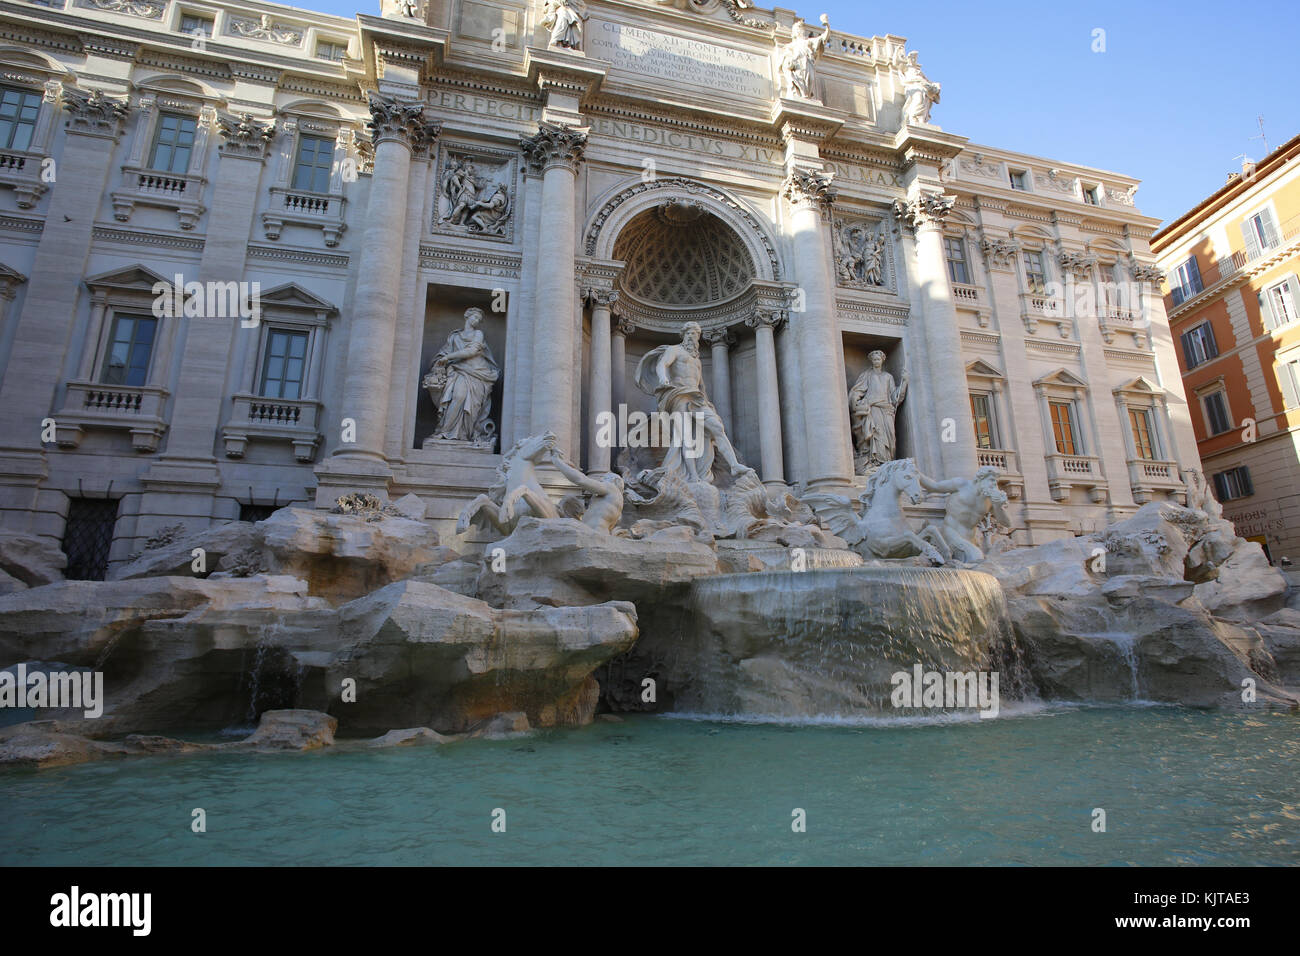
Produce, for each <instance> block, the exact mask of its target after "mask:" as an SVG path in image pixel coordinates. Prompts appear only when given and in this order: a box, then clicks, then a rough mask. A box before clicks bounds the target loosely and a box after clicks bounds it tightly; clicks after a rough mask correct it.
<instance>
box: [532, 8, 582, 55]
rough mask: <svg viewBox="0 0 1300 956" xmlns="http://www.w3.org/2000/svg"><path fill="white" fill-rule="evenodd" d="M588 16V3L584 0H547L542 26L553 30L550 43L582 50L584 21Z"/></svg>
mask: <svg viewBox="0 0 1300 956" xmlns="http://www.w3.org/2000/svg"><path fill="white" fill-rule="evenodd" d="M587 16H588V14H587V5H586V4H585V3H583V2H582V0H546V10H545V13H544V14H543V16H542V26H544V27H546V28H547V29H548V30H550V31H551V42H550V45H551V46H558V47H562V48H564V49H566V50H581V49H582V21H583V20H586V19H587Z"/></svg>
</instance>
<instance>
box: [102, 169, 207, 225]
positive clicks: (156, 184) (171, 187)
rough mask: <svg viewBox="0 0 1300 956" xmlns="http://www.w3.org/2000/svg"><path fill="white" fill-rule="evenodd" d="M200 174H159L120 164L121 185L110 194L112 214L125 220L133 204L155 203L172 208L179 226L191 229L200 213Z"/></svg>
mask: <svg viewBox="0 0 1300 956" xmlns="http://www.w3.org/2000/svg"><path fill="white" fill-rule="evenodd" d="M206 185H207V180H206V179H204V178H203V177H202V176H192V175H176V174H174V173H161V172H158V171H157V170H153V169H140V168H138V167H134V166H124V167H122V188H121V189H117V190H115V191H114V192H113V194H112V197H111V198H112V202H113V217H114V218H115V219H117V220H118V221H119V222H127V221H128V220H130V218H131V213H132V212H134V211H135V207H136V206H156V207H159V208H162V209H174V210H176V218H177V220H178V221H179V223H180V227H181V228H182V229H187V230H188V229H193V228H194V227H195V225H197V224H198V221H199V217H200V216H202V215H203V211H204V206H203V189H204V187H205V186H206Z"/></svg>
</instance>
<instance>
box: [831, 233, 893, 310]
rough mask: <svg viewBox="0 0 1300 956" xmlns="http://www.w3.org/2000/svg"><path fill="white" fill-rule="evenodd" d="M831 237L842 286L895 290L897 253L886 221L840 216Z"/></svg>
mask: <svg viewBox="0 0 1300 956" xmlns="http://www.w3.org/2000/svg"><path fill="white" fill-rule="evenodd" d="M831 235H832V239H833V242H834V254H835V262H834V266H835V279H836V282H837V283H838V284H839V285H841V286H843V287H846V288H849V289H879V290H881V291H883V292H892V291H894V268H893V266H894V262H893V250H892V248H891V244H890V241H889V229H888V227H887V225H886V223H885V221H884V220H883V219H869V218H865V217H858V216H843V217H838V216H837V217H836V218H835V220H834V221H833V223H832V227H831Z"/></svg>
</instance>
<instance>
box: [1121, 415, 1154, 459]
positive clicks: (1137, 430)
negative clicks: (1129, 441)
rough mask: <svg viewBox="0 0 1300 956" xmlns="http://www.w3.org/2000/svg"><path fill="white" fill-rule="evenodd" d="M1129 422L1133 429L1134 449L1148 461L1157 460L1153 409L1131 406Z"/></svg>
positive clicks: (1140, 456)
mask: <svg viewBox="0 0 1300 956" xmlns="http://www.w3.org/2000/svg"><path fill="white" fill-rule="evenodd" d="M1128 423H1129V427H1130V428H1131V429H1132V431H1133V451H1134V452H1135V453H1136V454H1137V456H1138V457H1139V458H1145V459H1146V460H1147V461H1155V460H1156V443H1155V438H1154V437H1153V435H1154V431H1153V429H1152V428H1151V411H1150V409H1146V408H1130V409H1129V410H1128Z"/></svg>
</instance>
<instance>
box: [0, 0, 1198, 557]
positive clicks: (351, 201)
mask: <svg viewBox="0 0 1300 956" xmlns="http://www.w3.org/2000/svg"><path fill="white" fill-rule="evenodd" d="M382 14H383V15H382V16H370V15H365V14H361V15H358V16H357V17H356V18H355V19H344V18H339V17H335V16H327V15H323V14H315V13H311V12H308V11H304V10H301V9H298V8H292V7H285V6H277V5H272V4H266V3H244V2H229V3H228V2H205V0H193V2H191V0H0V21H2V22H3V37H2V38H0V74H2V76H0V86H2V87H3V103H2V106H0V285H2V286H3V288H2V289H0V292H3V297H2V298H0V313H2V316H0V317H2V318H3V330H4V331H3V337H2V338H0V360H2V361H3V363H4V365H3V368H4V372H3V383H2V385H0V392H2V400H0V417H2V418H3V427H2V428H0V509H2V510H3V512H4V526H5V527H7V528H10V529H12V530H18V531H27V532H32V533H35V534H38V535H41V536H45V537H49V538H51V539H54V540H58V541H62V542H63V544H64V547H65V550H67V551H68V552H69V554H70V557H71V559H72V567H71V568H70V571H69V574H70V576H77V575H81V576H98V575H101V574H102V573H103V570H104V565H105V563H106V562H120V561H122V560H124V559H125V558H126V556H127V555H128V554H130V553H131V552H133V551H137V550H139V549H140V548H141V547H142V546H143V544H144V543H145V541H146V540H148V539H149V538H150V537H151V536H156V535H157V534H158V533H159V532H160V531H162V530H163V529H166V528H170V527H173V526H175V525H176V524H181V525H184V526H186V527H197V526H203V525H206V524H208V523H210V522H214V521H225V520H231V519H235V518H240V517H243V518H245V519H251V518H258V517H261V516H263V515H264V514H265V513H266V512H267V511H268V510H269V509H272V508H274V507H276V506H283V505H285V504H289V503H298V504H310V503H315V504H316V505H317V506H319V507H329V506H331V505H332V504H333V503H334V501H335V499H336V498H337V497H338V496H339V495H341V494H344V493H346V492H351V491H358V490H359V491H370V492H374V493H377V494H379V495H381V496H386V497H388V498H392V499H395V498H397V497H400V496H403V495H406V494H408V493H414V494H416V495H417V496H419V497H420V498H421V499H422V500H423V501H424V502H425V504H426V506H427V508H428V514H429V517H430V519H431V520H433V521H435V522H436V523H438V524H439V526H440V527H442V528H444V530H449V529H450V527H451V524H452V522H454V520H455V516H456V515H457V513H458V512H459V510H460V509H461V507H462V506H463V505H464V504H465V502H467V501H468V500H469V499H471V498H472V497H473V496H474V495H475V494H477V493H478V492H481V491H483V490H484V489H485V488H487V487H488V486H489V485H491V484H492V483H493V481H494V480H495V477H496V473H497V467H498V465H499V463H500V460H501V457H500V452H501V450H502V449H503V448H509V447H510V445H511V444H512V443H514V442H516V441H517V440H519V439H521V438H523V437H525V436H528V435H530V434H535V433H538V432H542V431H547V430H549V431H552V432H554V434H555V436H556V442H557V447H558V448H559V449H560V450H561V451H562V452H563V453H564V454H565V455H567V456H568V458H569V459H570V460H572V461H573V462H576V463H580V466H581V467H582V468H583V470H585V471H588V472H591V473H601V472H605V471H608V470H609V469H610V468H611V465H612V464H617V465H619V466H622V467H624V468H639V467H642V466H644V465H648V464H652V462H647V461H644V460H641V459H639V458H638V457H637V454H636V453H633V452H630V451H628V450H623V451H621V452H620V451H619V450H618V449H610V448H609V447H607V444H608V443H606V442H602V441H598V440H597V434H598V429H597V420H598V413H600V412H603V411H614V410H617V409H618V408H619V406H621V405H626V406H628V407H630V408H632V409H639V410H651V409H653V408H654V407H655V399H654V397H653V396H651V395H649V394H647V393H646V392H645V391H644V390H642V389H640V388H638V387H637V383H638V381H639V377H638V376H637V374H636V372H637V368H638V363H639V362H640V360H641V358H642V357H643V356H645V355H646V353H648V352H650V351H651V350H653V349H655V348H656V347H658V346H660V345H663V344H666V343H669V342H676V341H678V340H679V339H680V338H681V337H682V330H683V328H684V327H685V326H686V324H687V323H688V322H692V321H693V322H696V323H698V324H699V326H700V327H701V329H702V337H703V344H702V352H703V355H702V359H703V364H704V369H705V375H706V381H707V384H708V390H709V394H710V397H711V399H712V400H713V402H714V405H715V406H716V408H717V412H718V415H719V417H720V418H721V420H722V421H723V423H724V424H725V426H726V428H727V432H728V434H729V435H730V436H731V437H732V440H733V442H734V445H735V447H736V450H737V452H738V454H739V457H740V459H741V460H742V461H744V462H745V463H747V464H749V465H752V466H753V467H754V468H755V469H756V470H757V471H758V473H759V475H760V476H761V478H762V480H763V481H764V482H765V483H768V484H769V485H772V486H777V485H779V484H780V483H783V482H784V483H788V484H789V485H791V486H793V487H795V488H796V489H799V490H811V491H819V490H829V491H838V492H840V493H847V492H851V491H852V489H853V488H854V487H860V486H861V485H862V483H863V481H864V479H863V473H864V472H867V471H869V470H870V469H871V468H872V467H873V466H875V465H877V464H879V462H880V461H881V460H882V459H888V458H889V457H911V458H914V459H915V460H916V462H917V464H918V466H919V468H920V469H921V470H922V471H923V472H924V473H926V474H929V475H933V476H936V477H956V476H970V475H971V474H973V473H974V472H975V470H976V468H977V467H979V466H985V467H991V468H994V469H996V470H997V472H998V480H999V482H1000V483H1001V485H1002V486H1003V488H1004V489H1005V490H1006V491H1007V492H1008V494H1009V496H1010V499H1011V500H1010V506H1009V509H1008V511H1009V514H1010V515H1011V517H1012V519H1013V521H1014V522H1015V524H1016V529H1015V531H1016V540H1017V541H1020V542H1022V543H1034V542H1038V541H1043V540H1048V539H1051V538H1054V537H1060V536H1064V535H1069V534H1072V533H1080V532H1083V531H1089V530H1093V529H1095V528H1096V527H1098V526H1099V525H1100V524H1102V523H1104V522H1106V521H1107V520H1112V519H1114V518H1116V517H1121V516H1123V515H1126V514H1129V513H1131V512H1132V511H1133V510H1134V509H1135V508H1136V507H1137V506H1138V505H1140V504H1141V503H1143V502H1145V501H1148V500H1152V499H1161V498H1180V497H1181V496H1182V495H1183V494H1184V490H1185V489H1184V484H1183V476H1182V470H1183V469H1184V468H1187V467H1195V466H1197V464H1198V462H1197V449H1196V441H1195V437H1194V435H1193V431H1192V425H1191V421H1190V417H1189V410H1188V405H1187V403H1186V401H1185V399H1184V397H1183V393H1182V389H1181V385H1180V379H1179V368H1178V363H1177V358H1176V356H1175V353H1174V349H1173V344H1172V341H1171V336H1170V332H1169V327H1168V324H1167V322H1166V318H1165V311H1164V305H1163V302H1162V300H1161V297H1160V291H1159V280H1160V278H1161V277H1160V275H1159V272H1158V270H1156V269H1155V268H1154V265H1153V262H1152V256H1151V253H1150V249H1149V246H1148V239H1149V237H1150V235H1151V234H1152V232H1153V231H1154V229H1155V227H1156V225H1157V223H1156V221H1154V220H1152V219H1150V218H1148V217H1145V216H1143V215H1142V214H1141V213H1139V212H1138V210H1137V209H1136V208H1135V206H1134V193H1135V192H1136V189H1137V183H1136V181H1135V180H1133V179H1131V178H1128V177H1125V176H1122V175H1117V174H1114V173H1109V172H1104V171H1100V170H1095V169H1090V168H1086V167H1082V166H1077V165H1072V164H1067V163H1057V162H1050V161H1046V160H1042V159H1038V158H1035V157H1030V156H1024V155H1018V154H1015V153H1010V152H1006V151H1003V150H998V149H994V148H988V147H982V146H976V145H973V144H971V143H970V142H968V140H966V139H965V138H963V137H962V136H959V135H955V134H953V133H950V132H947V131H944V130H943V129H941V128H940V127H939V126H937V125H935V124H934V122H933V120H932V119H931V117H930V110H931V107H932V106H933V105H934V103H935V102H937V100H938V98H939V85H938V84H936V83H933V82H931V81H930V80H929V78H927V77H926V76H925V75H924V73H923V71H922V69H921V67H920V65H919V63H918V58H917V56H916V54H915V53H914V52H909V51H908V50H907V49H906V46H905V41H904V40H903V38H901V37H896V36H875V37H871V38H866V37H859V36H853V35H850V34H846V33H840V32H836V31H834V30H831V29H830V27H829V25H821V26H817V27H813V26H810V25H805V24H804V23H803V22H802V21H801V20H797V19H796V18H795V17H794V15H793V14H791V13H790V12H789V11H784V10H779V9H778V10H776V11H774V12H768V11H763V10H759V9H754V8H752V7H742V6H740V5H738V4H737V3H736V2H735V0H702V2H696V0H677V2H671V3H665V2H650V0H590V2H589V3H585V4H583V3H581V2H579V0H545V2H538V3H532V2H530V0H491V2H487V0H427V2H424V3H416V2H412V0H405V2H403V0H398V2H394V3H393V4H392V6H391V7H390V6H389V4H388V0H385V7H384V9H383V11H382ZM240 283H243V284H244V285H238V284H240ZM168 284H171V285H172V286H181V289H180V290H176V291H175V294H161V295H160V293H159V291H158V290H159V289H166V288H169V285H168ZM1125 290H1135V291H1132V292H1130V293H1128V294H1126V291H1125ZM475 310H478V311H477V312H476V311H475ZM564 486H566V480H565V479H564V478H563V477H562V476H561V475H559V474H558V473H557V474H556V475H555V487H556V488H557V489H560V488H562V487H564Z"/></svg>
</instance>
